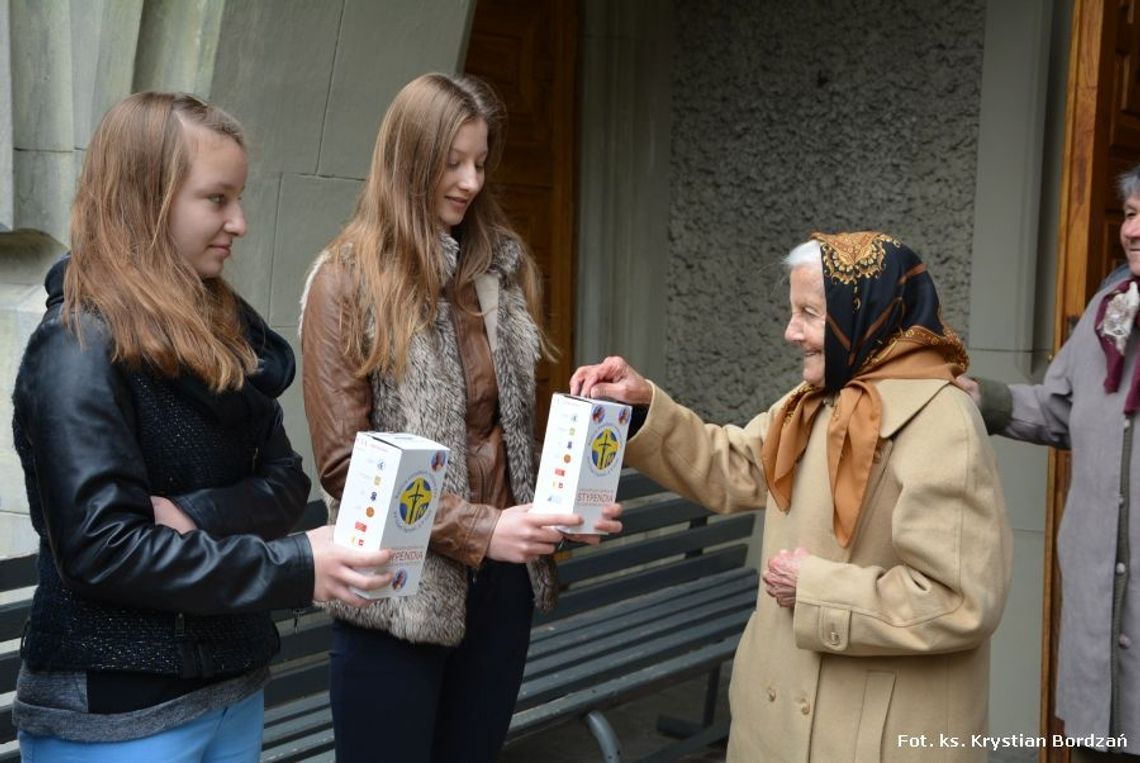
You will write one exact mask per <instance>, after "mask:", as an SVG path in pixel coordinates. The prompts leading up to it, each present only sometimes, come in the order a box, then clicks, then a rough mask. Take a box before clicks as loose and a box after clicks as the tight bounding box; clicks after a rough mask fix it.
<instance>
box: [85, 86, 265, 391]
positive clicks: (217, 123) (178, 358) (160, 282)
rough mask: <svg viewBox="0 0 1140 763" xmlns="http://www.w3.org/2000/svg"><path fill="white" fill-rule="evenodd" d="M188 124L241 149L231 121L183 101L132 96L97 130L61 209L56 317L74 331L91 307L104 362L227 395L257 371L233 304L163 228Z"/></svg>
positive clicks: (182, 166) (184, 161)
mask: <svg viewBox="0 0 1140 763" xmlns="http://www.w3.org/2000/svg"><path fill="white" fill-rule="evenodd" d="M188 124H194V125H199V126H201V127H204V128H206V129H208V130H211V131H213V132H215V133H217V134H219V135H224V136H227V137H229V138H231V139H233V140H234V141H235V142H236V143H237V144H238V145H239V146H241V147H242V148H243V149H244V147H245V139H244V137H243V135H242V129H241V126H240V125H239V124H238V123H237V121H236V120H235V119H234V118H233V117H231V116H230V115H229V114H226V113H225V112H224V111H222V110H221V109H218V108H215V107H213V106H210V105H209V104H207V103H205V102H204V101H202V100H200V99H198V98H196V97H195V96H192V95H187V94H180V93H158V92H145V93H136V94H134V95H132V96H129V97H128V98H126V99H124V100H123V101H120V102H119V103H118V104H116V105H115V106H113V107H112V108H111V110H110V111H108V112H107V114H106V115H105V116H104V117H103V119H102V121H101V122H100V123H99V127H98V128H97V129H96V130H95V134H94V135H93V136H92V138H91V144H90V145H89V146H88V148H87V157H86V160H85V161H84V163H83V173H82V175H81V176H80V179H79V189H78V191H77V192H76V194H75V202H74V204H73V205H72V208H71V262H70V264H69V265H68V268H67V274H66V276H65V277H64V286H63V293H64V301H63V319H64V321H65V323H66V325H68V326H69V327H70V328H71V329H72V330H73V331H75V332H77V333H78V331H79V326H80V322H79V315H80V313H82V312H83V311H85V310H93V311H95V312H97V313H98V314H99V315H100V316H101V317H102V319H103V320H104V321H105V322H106V324H107V326H108V329H109V330H110V333H111V342H112V345H113V351H112V358H113V359H114V360H115V361H118V362H122V363H124V364H125V365H127V366H128V367H130V368H140V367H147V368H148V369H150V370H153V371H155V372H157V373H159V374H160V375H162V376H167V377H173V376H176V375H178V374H179V373H182V372H183V371H186V370H189V371H190V372H192V373H194V374H196V375H197V376H199V377H201V378H202V379H203V380H205V381H206V382H207V383H208V384H209V385H210V387H211V388H212V389H214V390H215V391H221V390H223V389H237V388H239V387H241V386H242V384H243V383H244V379H245V375H246V374H247V373H250V372H252V371H253V370H254V369H255V368H256V367H257V357H256V355H255V354H254V352H253V349H252V348H251V347H250V345H249V342H248V341H246V339H245V336H244V334H243V331H242V323H241V317H240V315H239V312H238V305H239V301H238V298H237V296H236V295H235V294H234V292H233V290H232V289H231V288H230V287H229V285H228V284H227V283H226V282H225V281H223V280H222V279H221V278H211V279H207V280H203V279H202V278H200V277H199V276H198V274H197V273H196V272H195V271H194V269H193V267H192V266H191V265H190V263H189V262H188V261H187V260H186V259H185V258H184V257H182V256H181V255H180V254H179V253H178V251H177V250H176V249H175V247H174V244H173V242H172V240H171V237H170V232H169V222H170V208H171V204H172V202H173V199H174V196H175V194H176V193H177V192H178V190H179V188H180V187H181V185H182V183H183V182H185V180H186V177H187V175H188V174H189V171H190V162H191V160H192V158H193V152H194V147H193V144H192V142H191V141H190V140H189V139H188V138H187V136H186V125H188Z"/></svg>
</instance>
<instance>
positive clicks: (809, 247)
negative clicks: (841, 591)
mask: <svg viewBox="0 0 1140 763" xmlns="http://www.w3.org/2000/svg"><path fill="white" fill-rule="evenodd" d="M822 264H823V250H822V249H820V247H819V242H818V241H816V240H814V239H813V240H811V241H805V242H804V243H802V244H800V245H799V246H797V247H796V248H795V249H793V250H792V251H790V252H788V254H787V255H786V256H785V257H784V267H786V268H787V269H788V272H789V273H790V272H791V271H793V270H795V269H796V268H799V267H803V266H804V265H822Z"/></svg>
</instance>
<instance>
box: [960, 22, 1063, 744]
mask: <svg viewBox="0 0 1140 763" xmlns="http://www.w3.org/2000/svg"><path fill="white" fill-rule="evenodd" d="M1066 6H1067V4H1066V3H1064V2H1050V3H1041V2H1038V0H1010V1H1009V2H1001V3H988V4H987V6H986V37H985V57H984V60H983V70H982V94H981V111H980V117H979V129H978V169H977V187H976V192H975V201H974V241H973V255H972V260H971V266H970V326H969V344H970V347H969V349H970V357H971V360H972V366H971V369H970V372H971V373H973V374H977V375H980V376H989V377H992V378H996V379H1001V380H1003V381H1006V382H1032V381H1033V380H1034V379H1035V378H1038V377H1039V376H1040V375H1041V373H1042V372H1043V370H1044V366H1045V363H1046V362H1047V358H1046V353H1047V351H1048V347H1049V346H1050V345H1051V333H1052V331H1051V326H1052V305H1053V299H1052V288H1053V284H1054V280H1055V272H1056V270H1055V266H1054V261H1055V259H1056V230H1057V199H1058V187H1059V183H1060V156H1061V153H1062V145H1061V138H1062V137H1063V133H1064V93H1065V74H1066V70H1067V61H1068V47H1069V39H1068V32H1069V23H1068V10H1067V7H1066ZM993 445H994V449H995V450H996V451H997V456H998V464H999V466H1000V470H1001V476H1002V485H1003V488H1004V490H1005V496H1006V504H1007V506H1008V508H1009V517H1010V523H1011V525H1012V526H1013V534H1014V549H1013V551H1014V560H1013V567H1014V572H1013V587H1012V589H1011V591H1010V596H1009V600H1008V603H1007V605H1006V611H1005V615H1004V617H1003V618H1002V622H1001V625H1000V627H999V628H998V630H997V633H996V634H995V636H994V640H993V661H992V664H993V667H992V671H991V677H990V731H991V733H993V734H998V735H1003V734H1016V733H1022V734H1026V735H1035V734H1036V733H1037V730H1038V707H1037V702H1036V699H1037V697H1038V696H1039V690H1040V668H1041V649H1040V647H1041V603H1042V591H1043V588H1042V586H1043V564H1044V561H1043V553H1044V542H1045V537H1044V522H1045V507H1046V489H1047V486H1048V451H1047V450H1046V449H1045V448H1041V447H1038V446H1034V445H1028V444H1023V443H1015V442H1012V441H1010V440H1005V439H1003V438H994V440H993ZM1027 700H1030V701H1027Z"/></svg>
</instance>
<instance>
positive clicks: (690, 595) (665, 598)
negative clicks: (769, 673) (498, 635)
mask: <svg viewBox="0 0 1140 763" xmlns="http://www.w3.org/2000/svg"><path fill="white" fill-rule="evenodd" d="M710 579H712V580H713V581H714V582H713V583H712V584H710V583H709V582H708V581H710ZM698 584H701V585H698ZM756 588H757V575H756V571H755V570H753V569H751V568H748V567H744V568H741V569H740V570H733V571H731V572H728V573H721V574H720V575H716V576H710V578H703V579H701V580H695V581H693V582H692V583H686V584H684V585H680V586H675V587H674V588H670V589H667V590H664V591H655V592H653V593H650V594H643V595H642V596H638V597H637V598H634V599H628V600H626V601H622V602H618V603H617V604H611V605H609V606H606V607H600V608H598V609H595V610H589V611H587V612H583V613H582V614H580V615H576V616H575V617H574V618H573V620H574V621H573V622H568V623H566V627H561V628H560V627H559V625H561V623H553V624H551V625H549V626H543V627H542V628H536V629H534V630H532V631H531V644H530V649H529V651H528V652H527V660H528V661H533V660H537V659H541V658H542V657H543V656H545V655H546V654H549V653H550V652H552V651H556V650H559V649H569V648H571V647H574V646H576V645H578V644H581V643H583V642H586V641H590V640H592V639H595V638H600V637H604V636H606V635H609V634H611V633H616V632H619V631H622V630H625V629H627V628H631V627H636V626H637V625H638V624H640V623H642V622H645V621H649V620H654V619H657V618H660V617H663V616H667V615H668V614H670V613H672V612H673V611H676V610H677V609H680V608H685V607H695V606H700V605H703V604H709V603H712V602H716V601H720V600H723V599H727V598H731V597H734V596H738V595H740V594H742V593H743V594H745V595H747V596H748V597H749V598H750V599H751V601H752V603H753V606H754V605H755V602H756ZM540 630H541V631H545V633H543V634H541V635H542V637H539V636H540V634H539V633H537V631H540Z"/></svg>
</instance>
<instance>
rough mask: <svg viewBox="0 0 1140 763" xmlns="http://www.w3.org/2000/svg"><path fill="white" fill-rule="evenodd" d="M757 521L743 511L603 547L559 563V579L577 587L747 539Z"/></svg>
mask: <svg viewBox="0 0 1140 763" xmlns="http://www.w3.org/2000/svg"><path fill="white" fill-rule="evenodd" d="M753 521H754V517H753V516H752V515H751V514H742V515H740V516H735V517H730V518H728V519H725V520H723V521H720V522H713V523H711V524H708V525H706V526H704V527H698V528H694V529H684V530H678V531H677V532H673V533H669V534H667V535H660V536H658V537H654V538H649V539H648V540H643V541H637V542H635V543H625V544H622V545H620V546H613V547H610V548H602V549H600V550H598V551H595V552H594V553H590V554H584V555H582V556H579V557H572V558H570V559H569V560H567V561H565V562H562V563H561V564H559V565H558V579H559V580H561V581H562V582H563V583H564V584H566V585H569V586H571V587H573V585H574V584H575V583H578V582H580V581H582V580H585V579H588V578H593V577H598V576H599V575H608V574H610V573H614V572H618V571H619V570H623V569H628V568H631V567H636V566H639V565H642V564H648V563H649V562H655V561H658V560H659V559H665V558H668V557H670V556H677V555H679V554H686V553H689V552H692V551H700V550H702V549H706V548H709V547H711V546H719V545H720V544H722V543H727V542H729V541H733V540H739V539H742V538H743V539H747V538H749V537H750V536H751V535H752V524H753Z"/></svg>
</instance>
